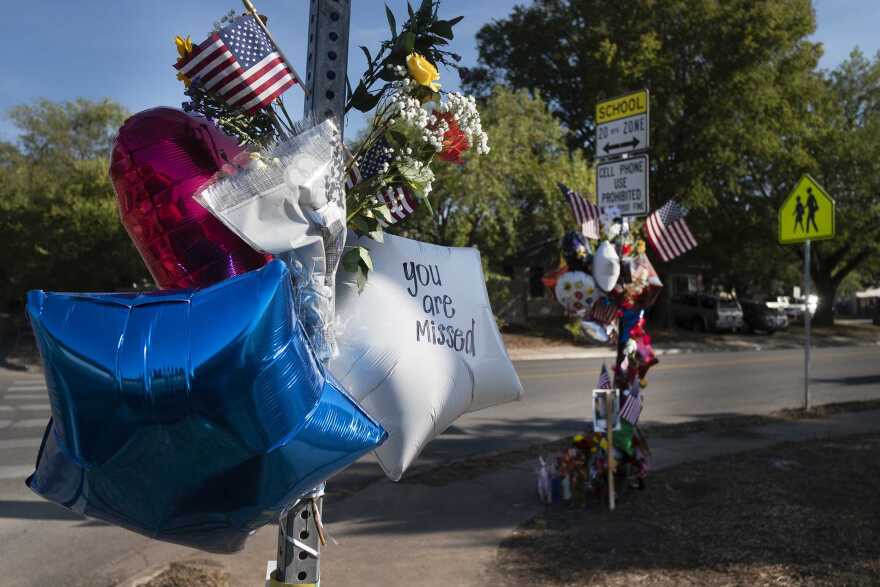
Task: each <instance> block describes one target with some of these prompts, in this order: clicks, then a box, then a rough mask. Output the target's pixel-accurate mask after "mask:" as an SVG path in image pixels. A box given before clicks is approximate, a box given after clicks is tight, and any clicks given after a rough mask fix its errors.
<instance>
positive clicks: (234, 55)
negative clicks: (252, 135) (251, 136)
mask: <svg viewBox="0 0 880 587" xmlns="http://www.w3.org/2000/svg"><path fill="white" fill-rule="evenodd" d="M174 67H175V68H176V69H177V70H178V72H180V73H181V74H183V75H185V76H186V77H188V78H189V79H190V80H192V82H193V83H196V84H198V85H199V86H200V87H201V88H203V89H205V90H206V91H208V92H210V93H212V94H216V95H217V96H219V97H220V99H221V100H222V101H223V102H225V103H226V104H228V105H229V106H232V107H234V108H238V109H240V110H245V111H248V112H251V111H254V110H257V109H259V108H264V107H266V106H268V105H269V104H270V103H271V102H272V100H274V99H275V98H277V97H278V96H280V95H281V94H283V93H284V92H285V91H287V89H288V88H290V87H291V86H293V85H294V84H295V83H296V79H295V76H294V74H293V72H292V71H291V70H290V68H289V67H288V66H287V64H286V63H285V61H284V59H283V58H282V57H281V54H280V53H279V52H278V48H277V47H275V44H274V43H273V42H272V40H271V39H270V38H269V37H268V35H266V33H265V32H264V31H263V29H262V28H261V27H260V25H259V24H258V23H257V21H256V18H255V17H254V16H253V15H250V14H247V15H242V16H239V17H238V18H236V19H234V20H233V21H232V22H230V23H229V24H228V25H226V26H225V27H223V28H222V29H220V30H219V31H216V32H214V33H212V34H211V36H210V37H208V38H207V39H206V40H205V41H204V42H202V43H200V44H199V45H198V46H196V47H193V51H192V53H190V54H189V55H187V56H186V57H185V58H184V59H181V60H180V61H178V63H177V64H176V65H175V66H174Z"/></svg>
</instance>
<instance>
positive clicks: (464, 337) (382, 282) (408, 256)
mask: <svg viewBox="0 0 880 587" xmlns="http://www.w3.org/2000/svg"><path fill="white" fill-rule="evenodd" d="M365 241H366V239H365V238H364V237H361V238H360V239H357V240H355V241H354V242H353V243H351V246H358V245H360V244H362V243H364V242H365ZM369 246H370V249H371V250H372V253H373V254H372V259H373V271H372V272H371V273H370V279H369V281H368V282H367V284H366V286H365V287H364V290H363V291H362V292H361V293H358V283H357V276H356V274H354V273H347V272H340V274H339V276H338V283H337V321H338V322H339V324H340V328H341V335H340V337H339V356H338V357H336V358H334V359H333V360H332V361H331V362H330V371H331V372H332V373H333V374H334V375H336V376H337V377H338V378H339V380H340V382H341V383H342V384H343V385H345V387H346V388H347V389H348V390H349V391H350V392H351V394H352V395H353V396H354V397H355V399H357V400H358V401H359V402H361V405H362V406H363V407H364V409H365V410H367V411H368V412H369V413H370V414H371V415H372V416H373V417H375V418H376V419H377V420H378V421H379V422H381V423H382V425H383V426H384V427H385V428H386V429H387V430H388V432H389V434H390V438H389V439H388V442H386V443H385V444H384V445H383V446H382V447H381V448H379V449H378V450H377V451H376V456H377V457H378V460H379V463H380V464H381V465H382V468H383V469H384V470H385V473H386V475H388V477H390V478H391V479H393V480H398V479H400V477H401V475H403V473H404V471H406V469H407V467H408V466H409V465H410V464H411V463H412V461H413V460H414V459H415V458H416V457H417V456H418V455H419V453H420V452H421V451H422V449H423V448H424V447H425V445H426V444H427V443H428V442H430V441H431V440H432V439H434V438H435V437H436V436H437V435H439V434H441V433H442V432H443V431H444V430H445V429H446V428H448V427H449V426H450V425H451V424H452V423H453V422H454V421H455V420H456V419H458V418H459V417H460V416H461V415H462V414H465V413H467V412H473V411H476V410H481V409H483V408H487V407H490V406H494V405H498V404H502V403H505V402H509V401H515V400H517V399H519V397H520V395H521V393H522V385H521V384H520V382H519V378H518V376H517V374H516V371H515V370H514V368H513V365H512V364H511V362H510V359H509V358H508V356H507V351H506V350H505V348H504V344H503V342H502V340H501V336H500V334H499V332H498V327H497V325H496V322H495V318H494V316H493V314H492V309H491V307H490V306H489V300H488V295H487V293H486V289H485V285H484V284H485V283H486V280H485V277H484V275H483V270H482V264H481V262H480V254H479V252H478V251H477V250H476V249H472V248H451V247H443V246H438V245H432V244H428V243H423V242H419V241H414V240H410V239H406V238H401V237H397V236H391V235H385V239H384V242H383V243H382V244H379V243H375V242H371V243H369Z"/></svg>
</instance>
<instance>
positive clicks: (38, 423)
mask: <svg viewBox="0 0 880 587" xmlns="http://www.w3.org/2000/svg"><path fill="white" fill-rule="evenodd" d="M45 427H46V418H25V419H23V420H18V421H17V422H13V424H12V428H45Z"/></svg>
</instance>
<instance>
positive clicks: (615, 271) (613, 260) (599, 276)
mask: <svg viewBox="0 0 880 587" xmlns="http://www.w3.org/2000/svg"><path fill="white" fill-rule="evenodd" d="M618 277H620V257H619V256H618V255H617V251H616V250H615V249H614V246H613V245H612V244H611V243H610V242H608V241H602V243H601V244H600V245H599V248H598V249H596V254H595V255H594V256H593V278H594V279H595V280H596V285H598V286H599V288H600V289H601V290H602V291H604V292H609V291H611V290H612V289H614V286H615V285H617V278H618Z"/></svg>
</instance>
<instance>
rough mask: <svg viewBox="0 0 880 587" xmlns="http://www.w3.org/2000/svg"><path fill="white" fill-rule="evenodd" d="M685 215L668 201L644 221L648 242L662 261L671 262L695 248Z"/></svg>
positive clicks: (676, 203) (695, 240)
mask: <svg viewBox="0 0 880 587" xmlns="http://www.w3.org/2000/svg"><path fill="white" fill-rule="evenodd" d="M686 214H687V210H686V209H684V208H683V207H682V206H681V205H680V204H679V203H678V202H676V201H674V200H670V201H668V202H666V203H665V204H663V206H661V207H660V209H659V210H656V211H655V212H654V213H653V214H651V215H650V216H648V219H647V220H646V221H645V231H646V232H647V235H648V242H649V243H651V248H653V249H654V250H655V251H656V252H657V254H658V255H660V258H661V259H663V261H671V260H672V259H675V258H676V257H678V256H679V255H683V254H684V253H686V252H688V251H690V250H691V249H693V248H694V247H696V246H697V239H695V238H694V235H693V234H691V231H690V229H689V228H688V225H687V223H685V221H684V217H685V215H686Z"/></svg>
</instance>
